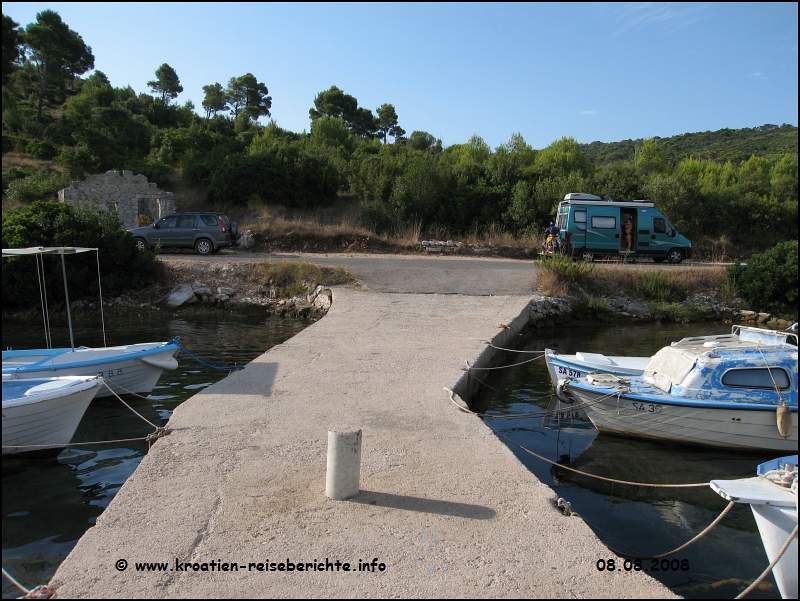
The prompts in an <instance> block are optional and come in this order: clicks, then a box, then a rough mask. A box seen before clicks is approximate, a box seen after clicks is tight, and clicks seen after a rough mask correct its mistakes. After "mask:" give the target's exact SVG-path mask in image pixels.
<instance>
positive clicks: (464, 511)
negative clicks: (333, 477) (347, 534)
mask: <svg viewBox="0 0 800 601" xmlns="http://www.w3.org/2000/svg"><path fill="white" fill-rule="evenodd" d="M347 501H348V502H350V503H359V504H361V505H375V506H379V507H390V508H392V509H402V510H404V511H419V512H422V513H433V514H437V515H452V516H453V517H457V518H467V519H470V520H491V519H492V518H493V517H494V516H496V515H497V513H496V512H495V511H494V509H490V508H489V507H484V506H482V505H469V504H467V503H456V502H454V501H437V500H436V499H423V498H421V497H407V496H405V495H390V494H388V493H383V492H375V491H371V490H362V491H360V492H359V493H358V495H357V496H355V497H353V498H352V499H348V500H347Z"/></svg>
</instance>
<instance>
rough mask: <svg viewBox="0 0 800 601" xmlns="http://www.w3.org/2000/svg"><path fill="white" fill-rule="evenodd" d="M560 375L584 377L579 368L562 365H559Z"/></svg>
mask: <svg viewBox="0 0 800 601" xmlns="http://www.w3.org/2000/svg"><path fill="white" fill-rule="evenodd" d="M558 375H559V376H567V377H568V378H580V377H583V374H581V372H579V371H577V370H574V369H570V368H568V367H561V366H560V365H559V366H558Z"/></svg>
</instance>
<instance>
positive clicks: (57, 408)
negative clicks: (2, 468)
mask: <svg viewBox="0 0 800 601" xmlns="http://www.w3.org/2000/svg"><path fill="white" fill-rule="evenodd" d="M29 383H30V386H28V384H29ZM102 383H103V380H102V378H59V379H42V380H38V379H37V380H34V381H30V382H29V381H28V380H26V381H25V385H26V389H28V388H30V389H31V390H30V391H29V392H28V394H27V395H25V393H24V392H23V396H22V397H21V398H15V399H6V396H7V395H6V392H7V387H9V386H11V385H13V384H14V382H9V381H4V382H3V397H4V398H3V455H14V454H19V453H42V452H46V451H51V452H58V451H59V450H60V449H63V448H64V447H65V446H66V445H67V444H69V442H70V441H71V440H72V437H73V435H74V434H75V430H76V429H77V428H78V424H79V423H80V421H81V419H82V418H83V414H84V413H85V412H86V409H87V408H88V407H89V404H90V403H91V402H92V399H93V398H94V397H95V395H96V394H97V392H98V391H99V390H100V388H101V386H102ZM37 384H41V385H38V386H37ZM59 384H63V385H62V386H58V388H57V389H52V388H51V389H50V390H44V391H41V392H39V393H37V389H40V388H46V387H47V386H48V385H50V386H52V385H59ZM25 446H28V447H29V448H19V447H25Z"/></svg>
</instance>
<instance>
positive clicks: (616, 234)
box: [556, 192, 692, 264]
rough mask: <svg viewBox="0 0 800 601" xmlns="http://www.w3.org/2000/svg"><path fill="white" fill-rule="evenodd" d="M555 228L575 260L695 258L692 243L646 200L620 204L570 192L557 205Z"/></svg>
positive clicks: (563, 245) (658, 260)
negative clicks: (557, 228)
mask: <svg viewBox="0 0 800 601" xmlns="http://www.w3.org/2000/svg"><path fill="white" fill-rule="evenodd" d="M628 221H630V222H631V223H630V224H627V222H628ZM556 225H557V226H558V227H559V229H560V232H559V236H560V237H561V244H562V247H563V248H564V249H566V253H568V254H569V255H570V256H572V257H573V258H575V259H581V258H583V259H587V260H588V261H593V260H594V259H595V258H597V257H601V256H614V257H623V258H628V257H630V258H644V257H650V258H651V259H653V261H655V262H656V263H661V262H662V261H664V260H665V259H666V260H667V261H669V262H670V263H675V264H677V263H680V262H681V261H683V260H684V259H690V258H691V257H692V243H691V242H690V241H689V240H688V239H687V238H686V237H685V236H682V235H681V234H679V233H678V231H677V230H676V229H675V226H673V225H672V224H671V223H670V222H669V221H668V220H667V218H666V217H664V215H662V214H661V213H660V212H659V211H658V210H657V209H656V208H655V205H654V204H653V203H652V202H649V201H646V200H635V201H633V202H620V201H616V200H611V199H610V198H608V197H606V199H605V200H604V199H602V198H600V197H599V196H594V195H593V194H581V193H577V192H570V193H569V194H567V195H566V196H565V197H564V200H563V201H561V202H560V203H559V205H558V216H557V221H556ZM628 233H629V234H630V249H629V248H628V236H627V235H626V234H628Z"/></svg>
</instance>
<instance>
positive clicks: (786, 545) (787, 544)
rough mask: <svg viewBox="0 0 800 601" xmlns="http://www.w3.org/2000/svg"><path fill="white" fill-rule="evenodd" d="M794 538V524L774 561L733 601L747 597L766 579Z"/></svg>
mask: <svg viewBox="0 0 800 601" xmlns="http://www.w3.org/2000/svg"><path fill="white" fill-rule="evenodd" d="M795 536H797V524H795V526H794V530H792V533H791V534H790V535H789V538H787V539H786V542H785V543H783V547H781V550H780V551H778V554H777V555H776V556H775V559H773V560H772V561H771V562H770V563H769V565H768V566H767V569H766V570H764V571H763V572H762V573H761V576H759V577H758V578H756V579H755V580H754V581H753V584H751V585H750V586H748V587H747V588H746V589H744V590H743V591H742V592H741V593H739V594H738V595H736V597H734V599H744V598H745V597H746V596H747V595H749V594H750V593H751V592H752V591H753V589H754V588H756V587H757V586H758V585H759V584H761V582H762V581H763V580H764V578H766V577H767V576H768V575H769V573H770V572H771V571H772V568H774V567H775V565H776V564H777V563H778V560H780V558H781V557H783V554H784V553H786V549H788V548H789V545H790V544H792V539H793V538H794V537H795Z"/></svg>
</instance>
